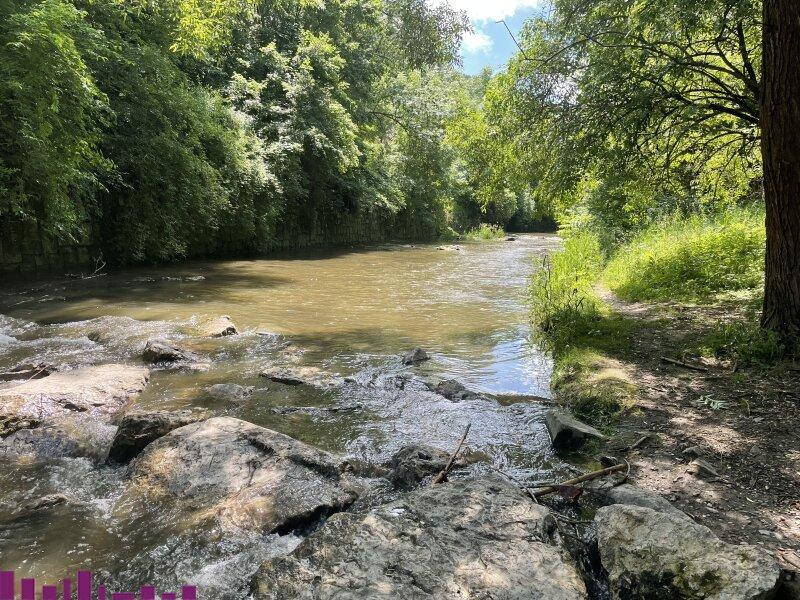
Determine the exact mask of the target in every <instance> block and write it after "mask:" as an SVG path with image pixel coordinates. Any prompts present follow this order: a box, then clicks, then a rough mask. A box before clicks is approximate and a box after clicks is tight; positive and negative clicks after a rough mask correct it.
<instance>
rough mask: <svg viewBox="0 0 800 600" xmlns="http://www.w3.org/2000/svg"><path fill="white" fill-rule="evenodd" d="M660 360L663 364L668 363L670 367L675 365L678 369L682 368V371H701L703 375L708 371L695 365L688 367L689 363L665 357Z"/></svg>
mask: <svg viewBox="0 0 800 600" xmlns="http://www.w3.org/2000/svg"><path fill="white" fill-rule="evenodd" d="M661 360H662V361H663V362H665V363H669V364H671V365H677V366H679V367H683V368H684V369H691V370H692V371H701V372H703V373H707V372H708V369H707V368H706V367H700V366H697V365H690V364H689V363H685V362H682V361H680V360H675V359H674V358H669V357H667V356H662V357H661Z"/></svg>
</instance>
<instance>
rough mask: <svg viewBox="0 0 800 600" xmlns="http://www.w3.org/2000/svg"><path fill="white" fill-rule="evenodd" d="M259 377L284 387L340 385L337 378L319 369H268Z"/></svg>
mask: <svg viewBox="0 0 800 600" xmlns="http://www.w3.org/2000/svg"><path fill="white" fill-rule="evenodd" d="M259 375H261V377H264V378H266V379H269V380H270V381H273V382H275V383H281V384H283V385H313V386H317V387H330V386H331V385H335V384H336V383H338V380H337V379H336V378H335V377H333V376H331V375H330V374H328V373H325V372H324V371H322V370H321V369H318V368H317V367H267V368H265V369H263V370H262V371H261V373H259Z"/></svg>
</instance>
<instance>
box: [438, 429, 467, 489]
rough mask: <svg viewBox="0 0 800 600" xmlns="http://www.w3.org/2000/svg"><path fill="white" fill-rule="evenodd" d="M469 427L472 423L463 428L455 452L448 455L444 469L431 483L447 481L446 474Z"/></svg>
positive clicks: (453, 462) (462, 443) (450, 468)
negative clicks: (462, 433)
mask: <svg viewBox="0 0 800 600" xmlns="http://www.w3.org/2000/svg"><path fill="white" fill-rule="evenodd" d="M470 427H472V423H468V424H467V428H466V429H465V430H464V435H462V436H461V441H460V442H458V447H457V448H456V450H455V452H453V454H452V455H450V460H448V461H447V465H445V467H444V469H442V470H441V471H440V472H439V474H438V475H437V476H436V478H435V479H434V480H433V484H432V485H435V484H437V483H442V482H444V481H447V475H448V474H449V473H450V471H451V470H452V468H453V465H454V464H455V462H456V456H458V453H459V452H461V446H463V445H464V440H466V439H467V434H468V433H469V428H470Z"/></svg>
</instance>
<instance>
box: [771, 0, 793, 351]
mask: <svg viewBox="0 0 800 600" xmlns="http://www.w3.org/2000/svg"><path fill="white" fill-rule="evenodd" d="M763 44H764V46H763V50H764V53H763V92H762V98H761V153H762V156H763V159H764V200H765V203H766V209H767V258H766V274H765V276H766V279H765V285H764V313H763V315H762V320H761V324H762V326H763V327H765V328H767V329H770V330H772V331H775V332H776V333H778V334H779V335H780V336H781V337H783V338H785V339H795V340H796V339H797V336H798V334H800V0H764V41H763Z"/></svg>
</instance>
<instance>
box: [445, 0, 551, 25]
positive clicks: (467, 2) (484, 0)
mask: <svg viewBox="0 0 800 600" xmlns="http://www.w3.org/2000/svg"><path fill="white" fill-rule="evenodd" d="M434 1H441V0H434ZM447 2H448V4H450V6H452V7H453V8H455V9H457V10H463V11H464V12H466V13H467V14H468V15H469V18H470V20H471V21H473V22H476V21H499V20H500V19H505V18H508V17H510V16H511V15H513V14H514V13H515V12H517V11H518V10H520V9H525V8H536V7H538V6H541V5H542V0H447Z"/></svg>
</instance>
